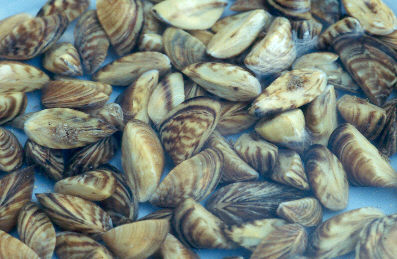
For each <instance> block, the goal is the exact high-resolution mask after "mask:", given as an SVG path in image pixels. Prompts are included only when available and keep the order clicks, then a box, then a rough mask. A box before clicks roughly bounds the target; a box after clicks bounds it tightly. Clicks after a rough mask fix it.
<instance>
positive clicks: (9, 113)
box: [0, 92, 27, 125]
mask: <svg viewBox="0 0 397 259" xmlns="http://www.w3.org/2000/svg"><path fill="white" fill-rule="evenodd" d="M26 105H27V97H26V95H25V93H22V92H14V93H3V94H2V93H0V125H2V124H4V123H6V122H8V121H10V120H12V119H14V118H15V117H17V116H18V115H20V114H21V113H23V112H24V111H25V109H26Z"/></svg>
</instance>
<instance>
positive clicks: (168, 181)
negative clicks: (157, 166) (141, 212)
mask: <svg viewBox="0 0 397 259" xmlns="http://www.w3.org/2000/svg"><path fill="white" fill-rule="evenodd" d="M222 162H223V157H222V155H221V154H219V153H218V152H217V151H216V150H214V149H210V148H208V149H205V150H203V151H201V152H200V153H198V154H197V155H195V156H193V157H191V158H189V159H187V160H185V161H183V162H182V163H180V164H179V165H177V166H176V167H175V168H174V169H172V170H171V171H170V172H169V173H168V175H167V176H166V177H165V178H164V180H163V181H162V182H161V183H160V185H159V186H158V188H157V189H156V191H155V192H154V193H153V195H152V196H151V198H150V203H151V204H153V205H155V206H158V207H171V208H173V207H176V206H178V204H179V203H180V202H181V201H183V200H184V199H187V198H192V199H194V200H196V201H198V202H200V201H202V200H204V199H205V198H207V197H208V196H209V195H210V194H211V192H212V191H214V190H215V188H216V186H217V185H218V183H219V180H220V178H221V173H222Z"/></svg>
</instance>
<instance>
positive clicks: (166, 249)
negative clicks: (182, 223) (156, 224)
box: [156, 233, 200, 259]
mask: <svg viewBox="0 0 397 259" xmlns="http://www.w3.org/2000/svg"><path fill="white" fill-rule="evenodd" d="M156 254H158V255H159V256H160V257H161V258H164V259H171V258H183V259H199V258H200V257H199V256H198V255H197V254H196V253H195V252H194V251H193V250H191V249H189V248H188V247H185V246H184V245H183V244H182V243H181V242H180V241H179V240H178V239H177V238H176V237H175V236H173V235H172V234H170V233H168V234H167V236H166V238H165V240H164V242H163V243H162V244H161V246H160V248H159V250H158V251H157V253H156Z"/></svg>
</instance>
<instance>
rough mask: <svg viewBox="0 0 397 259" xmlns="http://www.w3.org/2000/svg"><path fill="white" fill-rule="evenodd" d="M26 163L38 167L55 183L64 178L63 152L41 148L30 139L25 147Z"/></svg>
mask: <svg viewBox="0 0 397 259" xmlns="http://www.w3.org/2000/svg"><path fill="white" fill-rule="evenodd" d="M24 155H25V162H26V163H27V164H29V165H33V164H35V165H38V166H39V168H40V169H41V171H44V173H45V174H46V175H47V176H49V177H50V178H51V179H53V180H55V181H59V180H61V179H63V178H64V174H65V160H64V157H63V152H62V150H59V149H51V148H47V147H43V146H40V145H39V144H37V143H35V142H33V141H32V140H30V139H28V140H27V141H26V143H25V147H24Z"/></svg>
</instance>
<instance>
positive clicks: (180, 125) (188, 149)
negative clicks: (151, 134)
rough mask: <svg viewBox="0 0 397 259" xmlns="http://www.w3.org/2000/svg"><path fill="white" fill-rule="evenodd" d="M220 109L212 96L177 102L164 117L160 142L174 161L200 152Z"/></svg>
mask: <svg viewBox="0 0 397 259" xmlns="http://www.w3.org/2000/svg"><path fill="white" fill-rule="evenodd" d="M220 108H221V107H220V104H219V102H217V101H215V100H213V99H210V98H207V97H196V98H192V99H189V100H187V101H185V102H183V103H182V104H180V105H178V106H177V107H176V108H175V109H173V110H172V111H171V112H170V113H169V114H168V117H167V118H166V119H164V120H163V122H162V123H161V124H160V126H159V134H160V138H161V142H162V143H163V146H164V149H165V150H166V151H167V152H168V153H169V155H170V156H171V158H172V160H173V161H174V163H175V164H179V163H181V162H183V161H185V160H186V159H188V158H189V157H191V156H193V155H195V154H197V153H198V152H200V150H201V148H202V147H203V145H204V144H205V142H206V141H207V139H208V138H209V136H210V135H211V133H212V131H214V129H215V127H216V125H217V124H218V121H219V115H220ZM181 136H183V138H181Z"/></svg>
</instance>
